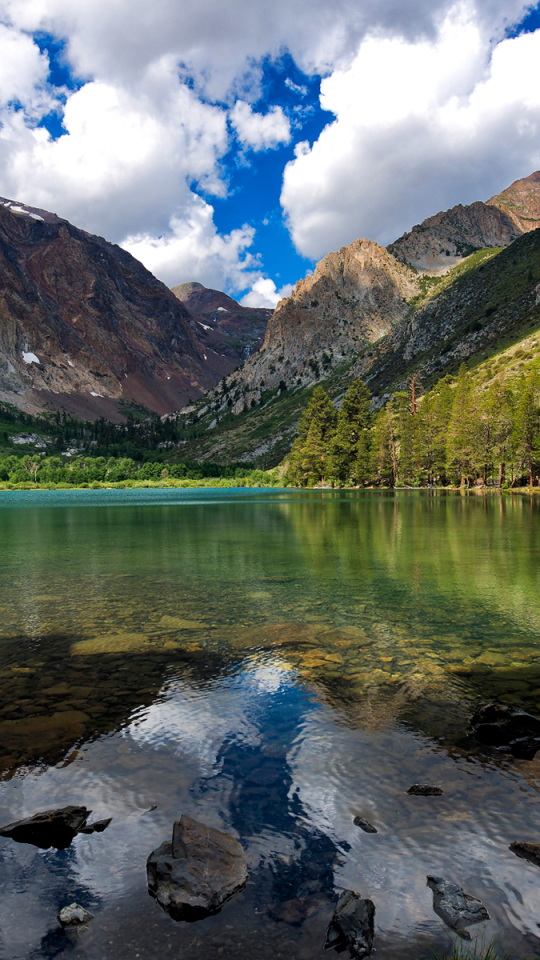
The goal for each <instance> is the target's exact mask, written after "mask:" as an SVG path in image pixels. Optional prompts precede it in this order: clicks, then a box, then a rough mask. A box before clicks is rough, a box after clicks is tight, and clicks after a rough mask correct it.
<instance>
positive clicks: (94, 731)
mask: <svg viewBox="0 0 540 960" xmlns="http://www.w3.org/2000/svg"><path fill="white" fill-rule="evenodd" d="M539 533H540V504H539V503H537V502H536V500H535V498H528V497H517V496H516V497H512V498H503V497H498V496H486V497H478V496H474V497H473V496H469V497H467V496H465V497H464V496H460V495H458V494H452V493H448V492H442V491H433V492H419V491H410V492H409V491H407V492H404V491H403V492H377V491H365V492H359V491H354V492H345V491H301V492H297V491H291V490H275V489H273V490H269V491H264V490H259V489H252V490H231V491H229V490H216V489H214V490H208V489H205V490H125V491H116V490H100V491H90V490H88V491H66V492H63V491H61V492H60V491H50V492H40V493H35V494H33V493H23V492H21V493H19V492H9V493H3V494H0V563H1V573H2V576H1V580H0V609H1V617H0V649H1V659H0V771H1V777H2V778H1V780H0V819H1V822H2V823H7V822H8V821H10V820H14V819H16V818H19V817H22V816H26V815H29V814H32V813H35V812H37V811H38V810H43V809H47V808H50V807H54V806H64V805H66V804H68V803H78V804H81V803H82V804H86V805H87V806H89V807H92V809H93V811H94V814H95V815H96V816H98V815H99V816H102V817H109V816H112V817H113V821H112V823H111V825H110V827H109V828H108V830H107V831H106V832H105V833H104V834H102V835H96V836H92V837H86V836H80V837H77V838H76V839H75V840H74V842H73V844H72V845H71V847H69V848H68V849H67V850H65V851H51V850H49V851H41V850H37V849H35V848H33V847H31V846H29V845H25V844H16V843H14V842H13V841H12V840H9V839H0V862H1V864H2V868H1V875H2V880H0V883H2V884H3V894H4V896H3V897H2V900H1V901H0V930H1V933H0V955H1V956H2V957H5V958H6V960H7V958H9V960H11V958H14V957H20V958H24V960H26V958H28V960H38V958H41V957H43V958H46V957H47V958H48V957H57V956H59V957H62V956H64V955H65V956H67V955H68V954H69V955H70V956H75V957H78V956H80V957H85V958H89V960H94V958H96V960H97V958H99V960H104V958H107V957H111V958H112V957H115V958H124V957H125V958H128V957H129V958H133V957H136V956H138V955H139V956H140V957H141V958H147V960H151V958H154V957H156V958H157V957H160V958H161V957H162V956H163V955H164V953H165V955H172V956H180V957H182V956H186V957H187V956H189V957H190V960H191V958H194V960H198V958H199V957H200V958H201V960H202V958H203V957H205V958H206V957H208V956H209V955H214V954H215V955H217V956H219V957H224V958H225V960H228V958H233V957H234V958H235V960H236V958H238V960H243V958H244V957H245V958H246V960H247V958H248V957H249V958H252V957H261V958H263V957H270V956H272V957H273V956H276V955H277V956H282V957H287V958H291V960H292V958H298V960H310V958H319V957H321V958H322V957H323V956H326V957H328V956H329V954H328V953H326V954H325V953H324V950H323V944H324V933H325V930H326V926H327V925H328V922H329V919H330V917H331V914H332V910H333V906H334V904H335V902H336V900H337V898H338V896H339V893H340V891H341V890H343V889H354V890H356V891H357V892H358V893H360V894H361V895H362V896H367V897H370V898H371V899H372V900H373V902H374V903H375V906H376V918H375V922H376V940H375V943H376V948H377V955H378V956H379V957H381V958H382V960H386V958H388V960H390V958H393V960H396V958H401V957H403V958H405V957H410V956H417V957H424V956H425V957H428V956H431V955H432V954H431V952H432V951H435V952H436V953H437V954H440V955H441V956H444V955H446V954H448V955H450V954H451V952H452V949H454V947H453V942H454V941H455V940H456V935H455V934H454V933H453V932H452V931H450V930H449V929H448V928H446V927H444V925H443V924H442V923H441V921H440V920H439V918H438V917H437V916H436V914H435V913H434V912H433V909H432V902H431V892H430V891H429V889H428V888H427V887H426V875H427V874H434V873H435V874H437V875H440V876H443V877H446V878H447V879H449V880H452V881H454V882H458V883H459V884H460V885H462V886H463V888H464V889H465V891H466V892H467V893H470V894H472V895H473V896H476V897H479V898H480V899H481V900H482V901H483V903H485V905H486V906H487V908H488V910H489V913H490V917H491V920H490V921H489V922H487V923H484V924H482V925H481V927H479V928H478V931H477V933H478V936H483V937H487V938H488V939H490V938H493V937H495V938H496V939H497V942H498V943H500V945H501V951H504V950H506V951H508V952H509V953H510V955H511V956H512V957H516V958H522V957H523V958H524V957H530V956H535V955H537V954H538V953H539V952H540V927H539V921H540V870H539V869H538V868H537V867H535V866H533V865H532V864H529V863H527V862H526V861H523V860H519V859H518V858H517V857H515V856H514V854H512V853H511V852H510V851H509V850H508V846H509V844H510V843H511V842H513V841H514V840H532V841H535V840H538V841H540V816H539V814H540V806H539V800H540V796H539V776H540V755H539V759H538V760H537V759H534V760H530V761H524V760H516V759H514V758H513V757H512V756H510V755H509V754H507V753H500V752H498V751H496V750H494V749H492V748H489V747H482V746H481V745H480V744H479V743H477V742H476V740H475V739H474V736H473V735H472V733H471V728H470V726H469V723H468V717H469V716H470V714H471V713H472V711H473V709H474V707H475V706H476V705H477V704H479V703H482V702H486V701H490V700H493V699H496V700H498V701H501V702H503V703H508V704H513V705H515V706H518V707H523V708H524V709H526V710H528V711H530V712H531V713H535V714H537V715H540V589H539V587H540V554H539V550H540V548H539V544H540V537H539ZM415 782H431V783H436V784H438V785H440V786H441V787H442V788H443V790H444V793H443V795H442V796H441V797H429V798H428V797H425V798H423V797H411V796H408V795H407V794H406V791H407V789H408V787H409V786H410V785H411V784H412V783H415ZM182 813H188V814H190V815H191V816H195V817H197V818H198V819H200V820H204V821H205V822H208V823H211V824H212V825H214V826H217V827H218V828H220V829H225V830H227V831H229V832H232V833H234V834H235V836H237V837H238V839H240V841H241V843H242V844H243V846H244V849H245V850H246V854H247V857H248V866H249V872H250V880H249V882H248V885H247V887H246V888H245V890H244V891H242V892H241V893H240V894H238V895H237V896H236V897H235V898H234V899H233V900H231V901H230V902H229V903H228V904H226V905H225V906H224V908H223V910H222V911H221V913H220V914H218V915H216V916H215V917H209V918H207V919H206V920H204V921H200V922H199V923H196V924H186V923H175V922H174V921H173V920H171V918H170V917H168V916H167V915H166V914H165V913H164V912H163V911H161V910H160V908H159V906H158V905H157V904H156V903H155V901H153V900H152V899H151V898H150V897H149V896H148V892H147V889H146V878H145V861H146V857H147V856H148V854H149V853H150V852H151V850H153V849H154V848H155V847H156V846H158V845H159V843H161V842H162V840H164V839H166V838H167V837H168V836H169V835H170V830H171V825H172V822H173V821H174V820H175V819H178V818H179V816H180V815H181V814H182ZM355 816H362V817H365V818H366V819H367V820H368V821H369V822H370V823H373V824H374V825H375V826H376V828H377V831H378V832H377V834H376V835H373V836H370V835H366V834H365V833H363V832H362V831H361V830H359V829H358V827H356V826H355V825H354V823H353V820H354V818H355ZM74 900H76V901H77V902H78V903H81V904H82V905H83V906H84V907H86V908H87V909H89V910H90V911H91V912H92V913H93V914H94V919H93V920H92V921H91V923H90V924H88V927H87V928H86V929H85V930H84V931H82V930H81V931H79V932H78V933H75V932H73V931H72V932H67V931H65V930H63V929H61V928H60V927H59V925H58V923H57V922H56V914H57V913H58V911H59V910H60V909H61V908H62V907H63V906H65V905H66V904H68V903H71V902H73V901H74ZM471 934H472V936H473V937H474V936H476V931H475V928H471ZM169 951H170V953H169Z"/></svg>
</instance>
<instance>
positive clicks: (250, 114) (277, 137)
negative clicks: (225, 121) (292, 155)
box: [230, 100, 291, 150]
mask: <svg viewBox="0 0 540 960" xmlns="http://www.w3.org/2000/svg"><path fill="white" fill-rule="evenodd" d="M230 120H231V124H232V125H233V127H234V129H235V131H236V135H237V137H238V139H239V140H240V143H241V144H242V146H245V147H250V148H251V149H252V150H273V149H274V148H275V147H277V146H278V145H279V144H280V143H289V140H290V139H291V128H290V125H289V121H288V119H287V117H286V116H285V114H284V113H283V110H282V108H281V107H278V106H273V107H270V110H269V111H268V113H264V114H263V113H255V111H254V110H252V109H251V107H250V105H249V103H246V102H245V100H237V101H236V103H235V105H234V107H233V109H232V110H231V112H230Z"/></svg>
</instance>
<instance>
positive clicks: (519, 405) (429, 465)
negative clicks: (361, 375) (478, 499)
mask: <svg viewBox="0 0 540 960" xmlns="http://www.w3.org/2000/svg"><path fill="white" fill-rule="evenodd" d="M415 386H417V385H415V380H414V378H413V379H412V381H411V384H410V388H409V389H408V390H404V391H401V392H398V393H396V394H395V395H394V396H393V397H392V398H391V399H390V400H389V401H388V403H386V405H385V406H384V407H383V408H382V409H381V410H379V411H378V412H377V411H374V410H373V408H372V407H373V405H372V397H371V394H370V392H369V390H368V388H367V387H366V386H365V384H364V383H362V381H361V380H356V381H355V382H354V383H353V384H352V386H351V387H350V389H349V390H348V392H347V393H346V394H345V396H344V397H343V400H342V402H341V405H340V406H339V409H338V408H336V406H334V404H333V403H332V401H331V400H330V397H329V396H328V394H327V393H326V391H325V390H324V388H323V387H321V386H318V387H316V388H315V390H314V391H313V394H312V397H311V400H310V401H309V403H308V405H307V407H306V409H305V410H304V412H303V414H302V417H301V419H300V422H299V425H298V434H297V437H296V440H295V441H294V444H293V446H292V449H291V452H290V455H289V458H288V459H289V464H288V469H287V472H286V474H285V477H284V480H285V483H286V484H287V485H290V486H300V487H313V486H316V485H318V484H327V485H329V486H335V487H348V486H358V487H368V486H369V487H371V486H375V487H394V486H461V487H473V486H486V487H487V486H495V487H514V486H523V485H530V486H533V485H537V484H538V478H539V475H540V377H539V373H538V368H537V367H536V366H535V367H532V368H531V369H530V370H529V371H528V372H527V373H524V374H523V375H522V376H521V377H519V378H517V379H515V380H513V381H509V380H504V379H503V378H501V377H499V378H497V379H495V380H493V381H492V382H491V383H490V384H489V385H487V386H486V385H485V384H483V383H481V382H479V380H478V379H477V378H474V377H473V376H472V375H471V373H470V372H469V371H467V369H466V367H465V366H462V367H461V369H460V371H459V374H458V376H457V377H450V376H447V377H444V378H443V379H442V380H440V381H439V382H438V383H437V384H436V386H435V387H434V388H433V389H431V390H430V391H429V392H427V393H426V394H425V395H424V396H423V397H421V398H420V399H419V400H418V399H417V397H416V396H415Z"/></svg>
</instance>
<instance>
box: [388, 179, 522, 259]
mask: <svg viewBox="0 0 540 960" xmlns="http://www.w3.org/2000/svg"><path fill="white" fill-rule="evenodd" d="M537 227H540V171H537V172H536V173H533V174H531V176H530V177H526V178H525V179H523V180H516V181H515V183H513V184H512V185H511V186H510V187H508V188H507V189H506V190H503V192H502V193H499V194H497V195H496V196H494V197H491V199H490V200H488V201H487V203H482V202H481V201H476V202H475V203H471V204H469V205H468V206H463V205H462V204H461V203H460V204H458V205H457V206H455V207H452V208H451V209H450V210H445V211H443V212H441V213H436V214H435V216H434V217H428V218H427V220H424V221H422V223H420V224H417V225H416V226H415V227H413V228H412V230H411V231H410V233H404V234H403V236H402V237H400V238H399V239H398V240H396V241H395V242H394V243H391V244H389V246H388V250H389V251H390V252H391V253H393V254H394V256H396V257H398V258H399V259H401V260H404V261H405V262H406V263H409V264H411V265H412V266H414V267H415V268H416V269H417V270H420V271H421V272H430V273H444V272H446V271H447V270H449V269H450V267H453V266H454V265H455V264H456V263H459V261H460V260H462V259H463V257H466V256H468V255H469V254H470V253H472V252H473V251H474V250H481V249H483V248H485V247H506V246H508V244H509V243H512V241H513V240H515V239H516V238H517V237H520V236H521V235H522V234H524V233H528V232H529V231H530V230H536V228H537Z"/></svg>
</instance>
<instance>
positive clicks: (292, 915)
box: [268, 894, 323, 927]
mask: <svg viewBox="0 0 540 960" xmlns="http://www.w3.org/2000/svg"><path fill="white" fill-rule="evenodd" d="M322 903H323V898H322V897H321V896H317V895H316V894H312V895H311V896H308V897H295V898H294V899H293V900H283V901H282V903H275V904H273V905H272V906H271V907H270V909H269V911H268V913H269V914H270V916H271V917H272V919H273V920H277V921H278V922H281V923H288V924H289V925H290V926H291V927H301V926H302V924H303V922H304V920H306V919H307V918H308V917H311V916H312V914H314V913H316V912H317V910H318V909H319V907H320V906H321V904H322Z"/></svg>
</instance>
